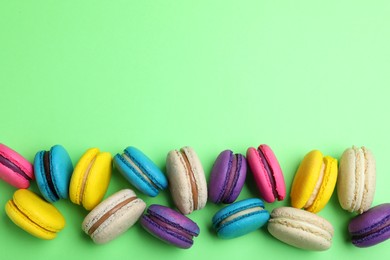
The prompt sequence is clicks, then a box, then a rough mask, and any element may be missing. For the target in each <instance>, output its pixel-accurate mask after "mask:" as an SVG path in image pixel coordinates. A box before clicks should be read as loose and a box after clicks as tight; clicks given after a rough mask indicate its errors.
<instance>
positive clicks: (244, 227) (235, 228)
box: [212, 198, 270, 239]
mask: <svg viewBox="0 0 390 260" xmlns="http://www.w3.org/2000/svg"><path fill="white" fill-rule="evenodd" d="M269 217H270V215H269V212H268V211H267V210H266V209H265V208H264V203H263V201H262V200H261V199H258V198H249V199H244V200H240V201H236V202H234V203H233V204H230V205H228V206H226V207H224V208H222V209H221V210H219V211H218V212H217V213H216V214H215V215H214V216H213V219H212V226H213V228H214V230H215V231H216V232H217V235H218V237H220V238H225V239H229V238H236V237H239V236H243V235H246V234H248V233H250V232H252V231H255V230H257V229H259V228H260V227H262V226H263V225H264V224H266V223H267V221H268V219H269Z"/></svg>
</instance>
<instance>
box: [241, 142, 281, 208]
mask: <svg viewBox="0 0 390 260" xmlns="http://www.w3.org/2000/svg"><path fill="white" fill-rule="evenodd" d="M246 157H247V159H248V164H249V167H250V169H251V171H252V173H253V177H254V179H255V182H256V185H257V188H258V190H259V193H260V196H261V197H262V198H263V199H264V200H265V201H266V202H268V203H271V202H274V201H275V200H284V198H285V197H286V184H285V182H284V177H283V172H282V169H281V168H280V165H279V162H278V160H277V159H276V156H275V154H274V152H273V151H272V150H271V148H270V147H269V146H268V145H265V144H262V145H260V146H259V147H258V148H257V149H256V148H254V147H250V148H248V150H247V152H246Z"/></svg>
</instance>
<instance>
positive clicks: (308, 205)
mask: <svg viewBox="0 0 390 260" xmlns="http://www.w3.org/2000/svg"><path fill="white" fill-rule="evenodd" d="M324 174H325V163H324V162H322V165H321V170H320V176H319V177H318V180H317V183H316V186H315V187H314V190H313V192H312V193H311V196H310V198H309V200H308V201H307V202H306V204H305V206H304V208H305V209H306V208H308V207H310V206H311V205H313V202H314V200H315V199H316V198H317V195H318V192H319V191H320V188H321V184H322V181H323V180H324Z"/></svg>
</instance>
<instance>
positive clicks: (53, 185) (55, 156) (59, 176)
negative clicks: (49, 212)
mask: <svg viewBox="0 0 390 260" xmlns="http://www.w3.org/2000/svg"><path fill="white" fill-rule="evenodd" d="M34 172H35V178H36V180H37V185H38V188H39V190H40V191H41V194H42V196H43V197H44V198H45V199H46V200H47V201H49V202H56V201H58V200H59V199H67V198H68V197H69V182H70V177H71V176H72V172H73V164H72V161H71V159H70V157H69V154H68V152H67V151H66V150H65V148H64V147H62V146H61V145H55V146H53V147H52V148H51V149H50V151H39V152H38V153H37V154H36V155H35V158H34Z"/></svg>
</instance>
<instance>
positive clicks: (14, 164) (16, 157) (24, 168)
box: [0, 143, 34, 189]
mask: <svg viewBox="0 0 390 260" xmlns="http://www.w3.org/2000/svg"><path fill="white" fill-rule="evenodd" d="M0 179H2V180H4V181H5V182H8V183H9V184H11V185H12V186H14V187H16V188H19V189H26V188H28V187H29V186H30V181H31V180H33V179H34V171H33V166H32V164H31V163H30V162H29V161H28V160H27V159H26V158H24V157H23V156H22V155H20V154H19V153H17V152H16V151H14V150H12V149H11V148H9V147H8V146H6V145H5V144H2V143H0Z"/></svg>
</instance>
